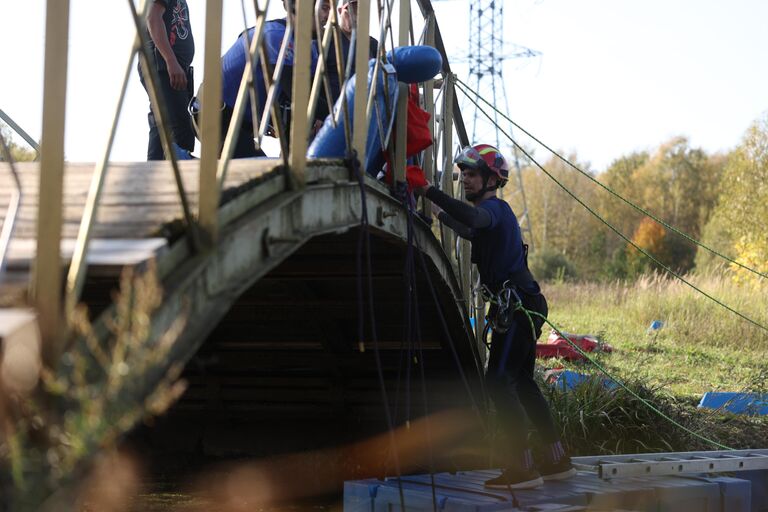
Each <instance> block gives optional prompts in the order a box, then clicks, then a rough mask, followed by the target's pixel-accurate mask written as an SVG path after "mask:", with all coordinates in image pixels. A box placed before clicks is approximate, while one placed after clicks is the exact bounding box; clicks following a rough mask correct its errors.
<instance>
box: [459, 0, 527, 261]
mask: <svg viewBox="0 0 768 512" xmlns="http://www.w3.org/2000/svg"><path fill="white" fill-rule="evenodd" d="M538 55H540V53H539V52H537V51H535V50H531V49H530V48H525V47H522V46H518V45H507V46H505V44H504V1H503V0H470V2H469V54H468V56H467V57H466V60H467V62H468V63H469V85H470V88H471V90H472V91H475V92H477V93H478V94H479V95H480V96H481V97H482V98H485V99H486V100H488V101H489V102H490V103H491V104H492V105H495V106H496V108H497V109H499V110H501V111H502V112H504V113H507V115H509V102H508V101H507V93H506V90H505V87H504V61H506V60H509V59H516V58H523V57H536V56H538ZM462 60H464V59H462ZM471 107H472V110H473V116H472V141H474V142H488V141H491V140H492V141H494V142H495V145H496V147H497V148H499V149H500V150H502V151H503V147H508V148H510V150H511V154H512V162H511V164H512V168H511V169H510V176H509V182H508V183H507V186H506V187H505V188H504V189H503V190H502V193H503V197H504V199H506V200H510V199H512V198H515V202H516V203H517V204H518V205H521V208H522V211H518V212H516V213H517V218H518V220H519V222H520V228H521V230H522V231H523V236H524V238H525V239H526V241H527V243H528V244H529V245H531V247H532V246H533V236H532V233H531V219H530V217H529V215H528V205H527V203H526V200H525V190H524V188H523V176H522V172H521V169H520V157H519V154H518V150H517V148H515V147H514V146H513V145H512V144H511V143H510V142H508V141H507V140H506V138H504V139H502V137H504V135H503V134H502V133H501V130H502V128H501V127H503V129H504V131H506V132H507V133H508V134H509V135H512V125H511V123H509V122H508V121H506V120H505V119H504V118H502V117H501V116H500V115H499V114H498V113H497V112H494V111H492V110H491V109H490V108H489V107H487V105H484V108H483V110H484V111H485V112H487V113H488V114H489V115H490V116H491V117H492V118H493V121H492V122H491V121H489V120H488V118H486V117H485V115H484V114H483V113H482V112H480V111H479V110H478V109H477V108H474V105H471ZM502 143H503V144H502ZM516 196H519V198H517V197H516Z"/></svg>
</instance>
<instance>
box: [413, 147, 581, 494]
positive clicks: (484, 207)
mask: <svg viewBox="0 0 768 512" xmlns="http://www.w3.org/2000/svg"><path fill="white" fill-rule="evenodd" d="M454 162H455V163H456V164H457V165H458V166H459V169H461V179H462V182H463V184H464V193H465V195H466V198H467V201H469V202H470V203H472V205H473V206H470V205H469V204H467V203H464V202H462V201H459V200H457V199H453V198H451V197H450V196H448V195H446V194H445V193H443V192H441V191H440V190H438V189H437V188H435V187H433V186H431V185H430V184H429V183H427V184H426V185H424V186H421V187H418V188H416V189H415V190H414V192H415V193H416V194H418V195H424V196H426V197H427V199H429V200H430V201H432V202H433V203H434V204H436V205H437V206H439V207H440V208H442V211H439V212H438V219H440V220H441V221H442V222H443V223H444V224H446V225H447V226H449V227H450V228H451V229H453V230H454V231H456V233H457V234H458V235H459V236H461V237H463V238H466V239H468V240H470V241H471V242H472V262H473V263H474V264H475V265H477V268H478V271H479V273H480V282H481V284H482V286H483V290H484V294H485V295H486V298H487V299H488V300H490V302H491V308H490V311H489V313H488V318H489V319H490V323H491V327H492V328H493V335H492V338H491V348H490V356H489V359H488V370H487V372H486V382H487V386H488V390H489V393H490V395H491V398H492V399H493V402H494V405H495V407H496V413H497V418H498V419H499V424H500V426H501V431H502V437H504V438H505V439H504V452H503V456H504V457H505V460H506V461H507V462H506V464H507V465H506V467H505V468H504V471H502V473H501V475H500V476H498V477H496V478H493V479H491V480H488V481H487V482H485V486H486V487H489V488H499V489H509V488H511V489H528V488H533V487H538V486H540V485H542V484H543V483H544V482H543V481H544V480H559V479H564V478H568V477H571V476H573V475H575V474H576V471H575V470H574V469H573V466H572V465H571V460H570V457H568V456H567V455H566V454H565V450H564V448H563V445H562V443H561V441H560V437H559V435H558V433H557V429H556V428H555V425H554V421H553V420H552V415H551V414H550V411H549V405H548V404H547V401H546V399H545V398H544V396H543V395H542V394H541V390H540V389H539V387H538V385H537V384H536V381H535V380H534V377H533V372H534V363H535V359H536V339H537V338H538V337H539V336H540V335H541V327H542V325H543V324H544V321H543V319H541V318H540V317H538V316H534V315H531V319H530V320H529V319H528V316H526V314H525V313H524V312H522V311H519V310H518V311H515V306H516V305H517V304H518V303H520V304H522V306H523V307H524V308H526V309H528V310H530V311H536V312H538V313H540V314H542V315H544V316H546V314H547V301H546V300H545V298H544V295H542V293H541V289H540V288H539V285H538V283H537V282H536V280H535V279H534V278H533V275H532V274H531V272H530V271H529V270H528V263H527V246H526V245H524V244H523V239H522V233H521V231H520V226H519V224H518V222H517V218H516V217H515V214H514V213H513V212H512V209H511V208H510V207H509V204H507V203H506V202H505V201H503V200H502V199H500V198H498V197H496V190H498V189H500V188H502V187H503V186H504V185H505V184H506V182H507V179H508V176H509V166H508V165H507V161H506V159H505V158H504V156H503V155H502V154H501V153H500V152H499V150H498V149H496V148H495V147H493V146H489V145H487V144H478V145H476V146H471V147H467V148H464V149H463V150H462V152H461V153H460V154H459V156H458V157H457V158H456V160H455V161H454ZM531 323H532V324H533V326H532V325H531ZM532 327H533V328H534V330H533V331H532ZM526 418H528V419H529V420H530V421H531V422H532V423H533V424H534V426H535V427H536V429H537V430H538V432H539V434H540V435H541V437H542V440H543V441H544V443H545V444H546V450H545V457H544V460H542V461H540V462H539V464H536V465H534V462H533V456H532V455H531V449H530V447H529V446H528V442H527V433H528V432H527V425H526V423H527V422H526Z"/></svg>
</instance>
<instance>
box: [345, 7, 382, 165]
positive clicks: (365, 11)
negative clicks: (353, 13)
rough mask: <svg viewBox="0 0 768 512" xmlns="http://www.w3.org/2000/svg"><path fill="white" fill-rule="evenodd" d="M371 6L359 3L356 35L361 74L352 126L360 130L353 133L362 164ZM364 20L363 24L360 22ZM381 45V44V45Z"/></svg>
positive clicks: (357, 66)
mask: <svg viewBox="0 0 768 512" xmlns="http://www.w3.org/2000/svg"><path fill="white" fill-rule="evenodd" d="M370 12H371V4H370V2H369V1H368V0H364V1H362V2H358V3H357V19H356V20H355V22H356V24H357V28H356V35H357V41H355V45H356V48H358V51H357V52H356V53H355V70H360V71H361V72H358V73H355V104H354V108H355V110H354V123H353V124H352V126H357V127H358V129H357V130H355V131H354V132H353V133H352V147H353V148H354V149H355V152H356V153H357V158H358V159H359V160H360V161H361V162H365V158H366V154H365V145H366V142H367V135H368V130H363V129H362V127H363V126H367V125H368V119H366V111H367V101H366V99H367V98H368V73H367V72H362V71H363V70H367V69H368V51H367V49H368V45H369V32H370V28H369V24H370V18H371V14H370ZM360 20H362V23H361V22H360ZM379 44H381V43H379Z"/></svg>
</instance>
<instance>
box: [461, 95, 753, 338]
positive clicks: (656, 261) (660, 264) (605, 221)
mask: <svg viewBox="0 0 768 512" xmlns="http://www.w3.org/2000/svg"><path fill="white" fill-rule="evenodd" d="M459 90H461V92H463V93H464V95H465V96H466V97H467V99H468V100H469V101H471V102H472V103H473V104H474V105H475V107H476V108H477V110H479V111H480V112H481V113H482V114H483V115H484V116H485V117H487V118H488V119H489V120H490V121H491V123H493V124H494V125H495V126H496V128H497V129H498V130H499V131H500V132H501V133H503V134H504V136H506V137H507V138H508V139H509V141H510V142H511V143H512V144H513V145H514V146H515V147H516V148H518V149H519V150H520V151H521V152H522V153H523V154H524V155H525V156H526V157H527V158H528V159H529V160H530V161H531V162H533V164H534V165H536V167H538V168H539V169H541V171H542V172H543V173H544V174H546V175H547V176H548V177H549V178H550V179H551V180H552V181H554V182H555V183H556V184H557V185H558V186H559V187H560V188H561V189H563V191H565V193H566V194H568V195H569V196H571V197H572V198H573V199H574V200H575V201H576V202H577V203H579V204H580V205H581V206H583V207H584V208H585V209H586V210H587V211H588V212H589V213H591V214H592V215H593V216H594V217H595V218H597V219H598V220H599V221H600V222H602V223H603V224H605V225H606V226H607V227H608V228H609V229H610V230H611V231H613V232H614V233H616V234H617V235H618V236H619V237H620V238H621V239H623V240H624V241H625V242H627V243H628V244H629V245H631V246H632V247H634V248H635V249H637V250H638V251H639V252H640V253H642V254H643V255H644V256H645V257H647V258H648V259H650V260H651V261H653V262H654V263H656V264H657V265H658V266H659V267H661V268H662V269H664V270H665V271H666V272H667V273H669V274H670V275H673V276H675V277H676V278H677V279H679V280H680V281H682V282H683V283H685V284H686V285H688V286H690V287H691V288H693V289H694V290H696V291H697V292H699V293H700V294H702V295H704V296H705V297H707V298H708V299H709V300H711V301H713V302H715V303H716V304H718V305H720V306H721V307H723V308H725V309H727V310H728V311H730V312H731V313H733V314H735V315H736V316H738V317H740V318H742V319H743V320H746V321H747V322H749V323H751V324H752V325H754V326H756V327H758V328H760V329H762V330H763V331H765V332H768V327H766V326H764V325H763V324H761V323H760V322H758V321H757V320H753V319H752V318H750V317H748V316H747V315H745V314H744V313H741V312H739V311H737V310H736V309H734V308H732V307H731V306H729V305H728V304H726V303H724V302H722V301H721V300H719V299H717V298H716V297H714V296H712V295H710V294H708V293H707V292H705V291H704V290H702V289H701V288H699V287H697V286H696V285H694V284H693V283H691V282H690V281H688V280H687V279H685V278H684V277H683V276H681V275H680V274H678V273H677V272H675V271H674V270H672V269H671V268H669V267H668V266H667V265H664V264H663V263H662V262H661V261H659V260H658V259H656V257H654V256H653V255H652V254H650V253H649V252H648V251H646V250H645V249H643V248H642V247H640V246H639V245H637V244H636V243H635V242H633V241H632V240H630V239H629V238H628V237H627V236H626V235H625V234H624V233H622V232H621V231H619V230H618V229H616V227H614V226H613V225H612V224H611V223H610V222H608V221H607V220H605V219H603V218H602V217H601V216H600V214H598V213H597V212H595V211H594V210H593V209H592V208H590V207H589V206H588V205H587V204H586V203H584V201H582V200H581V199H579V198H578V197H577V196H576V195H575V194H574V193H573V192H571V191H570V190H569V189H568V187H566V186H565V185H563V184H562V183H560V181H558V179H557V178H555V177H554V176H553V175H552V174H550V173H549V172H548V171H547V170H546V169H545V168H544V167H542V166H541V164H539V163H538V162H537V161H536V160H535V159H534V158H533V157H532V156H531V155H530V154H529V153H528V152H527V151H526V150H525V149H524V148H523V147H522V146H520V144H518V143H517V142H516V141H515V140H514V139H513V138H512V136H511V135H509V134H508V133H507V132H506V131H504V129H502V128H501V127H500V126H498V125H496V124H495V123H494V121H493V119H492V118H491V116H490V115H489V114H488V113H487V112H486V111H485V110H483V108H482V107H481V106H480V105H478V103H477V102H476V101H475V100H473V99H472V98H471V97H470V96H469V94H467V93H466V91H464V88H463V87H459Z"/></svg>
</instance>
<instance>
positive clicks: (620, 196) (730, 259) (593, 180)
mask: <svg viewBox="0 0 768 512" xmlns="http://www.w3.org/2000/svg"><path fill="white" fill-rule="evenodd" d="M456 81H457V82H458V83H459V84H461V86H463V87H461V88H462V92H463V93H464V94H465V95H466V94H467V92H466V91H465V90H464V89H466V90H468V91H470V92H471V93H472V94H474V95H475V96H476V97H477V98H479V99H480V100H481V101H482V102H483V103H485V104H486V105H488V106H489V107H490V108H491V109H493V110H494V111H495V112H496V113H497V114H499V115H501V117H503V118H504V119H506V120H507V121H509V122H510V123H512V125H513V126H514V127H515V128H517V129H518V130H520V131H521V132H523V133H524V134H526V135H527V136H528V137H530V138H531V139H533V140H534V141H536V142H537V143H538V144H539V145H541V146H542V147H543V148H544V149H546V150H547V151H549V152H550V153H552V154H553V155H554V156H556V157H557V158H559V159H560V160H561V161H563V162H564V163H565V164H566V165H568V166H569V167H571V168H573V169H574V170H576V171H578V172H579V173H581V174H582V175H583V176H586V177H587V179H589V180H590V181H592V182H593V183H595V184H596V185H598V186H600V187H601V188H603V189H604V190H606V191H607V192H609V193H610V194H611V195H612V196H614V197H616V198H618V199H620V200H621V201H623V202H624V203H626V204H628V205H629V206H631V207H632V208H634V209H635V210H637V211H638V212H640V213H642V214H643V215H645V216H646V217H650V218H651V219H653V220H654V221H655V222H656V223H657V224H660V225H662V226H664V227H665V228H667V229H668V230H670V231H672V232H674V233H677V234H678V235H680V236H682V237H683V238H685V239H686V240H688V241H689V242H691V243H693V244H694V245H697V246H699V247H701V248H702V249H705V250H707V251H709V252H710V253H711V254H714V255H715V256H719V257H720V258H722V259H724V260H726V261H728V262H729V263H731V264H733V265H736V266H738V267H740V268H743V269H744V270H748V271H749V272H752V273H753V274H755V275H758V276H760V277H762V278H764V279H768V274H764V273H762V272H760V271H758V270H755V269H753V268H750V267H748V266H746V265H744V264H742V263H739V262H738V261H736V260H734V259H732V258H729V257H728V256H726V255H725V254H722V253H720V252H718V251H717V250H715V249H712V248H711V247H709V246H707V245H705V244H704V243H703V242H700V241H699V240H696V239H695V238H693V237H691V236H690V235H688V234H687V233H685V232H683V231H680V230H679V229H677V228H675V227H674V226H672V225H670V224H668V223H667V222H665V221H664V220H662V219H660V218H659V217H657V216H656V215H654V214H653V213H651V212H650V211H648V210H646V209H644V208H643V207H641V206H639V205H637V204H635V203H633V202H632V201H630V200H629V199H626V198H625V197H623V196H622V195H620V194H618V193H617V192H615V191H614V190H612V189H611V188H610V187H608V186H607V185H605V184H604V183H602V182H601V181H599V180H597V179H596V178H595V177H594V176H592V175H590V174H589V173H588V172H586V171H584V170H582V169H580V168H579V167H578V166H577V165H575V164H573V163H572V162H571V161H570V160H568V159H567V158H565V157H564V156H562V155H561V154H560V153H558V152H557V151H555V150H554V149H552V148H551V147H549V146H548V145H546V144H545V143H544V142H542V141H541V140H539V139H538V138H536V137H535V136H534V135H533V134H531V133H530V132H529V131H528V130H526V129H525V128H523V127H522V126H520V125H519V124H517V123H516V122H515V121H513V120H512V119H510V118H509V117H508V116H507V115H506V114H504V113H503V112H501V111H500V110H499V109H498V108H496V107H495V106H494V105H492V104H491V103H490V102H489V101H488V100H486V99H485V98H483V97H482V96H480V94H479V93H478V92H477V91H473V90H472V89H471V88H470V87H469V86H468V85H467V84H466V83H464V82H462V81H461V79H459V78H458V77H457V78H456ZM470 101H471V99H470ZM473 103H474V102H473ZM475 105H477V104H476V103H475ZM489 119H490V118H489ZM496 126H497V127H498V124H497V125H496ZM502 133H503V132H502ZM505 135H506V133H505ZM515 146H517V144H515ZM518 147H519V146H518ZM524 153H525V152H524Z"/></svg>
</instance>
